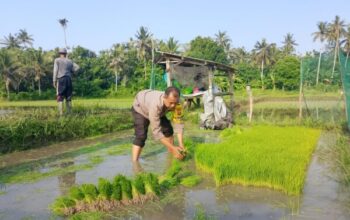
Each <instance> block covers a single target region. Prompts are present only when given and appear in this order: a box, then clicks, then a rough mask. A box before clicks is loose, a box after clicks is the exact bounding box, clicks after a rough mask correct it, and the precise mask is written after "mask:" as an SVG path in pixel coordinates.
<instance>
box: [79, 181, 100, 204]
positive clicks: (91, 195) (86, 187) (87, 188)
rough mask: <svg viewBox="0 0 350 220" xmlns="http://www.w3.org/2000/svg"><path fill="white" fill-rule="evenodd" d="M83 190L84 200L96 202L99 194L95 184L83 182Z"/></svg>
mask: <svg viewBox="0 0 350 220" xmlns="http://www.w3.org/2000/svg"><path fill="white" fill-rule="evenodd" d="M81 191H82V192H83V193H84V200H85V201H86V202H87V203H92V202H94V201H95V200H96V198H97V196H98V191H97V188H96V186H95V185H94V184H82V185H81Z"/></svg>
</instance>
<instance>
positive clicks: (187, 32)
mask: <svg viewBox="0 0 350 220" xmlns="http://www.w3.org/2000/svg"><path fill="white" fill-rule="evenodd" d="M0 6H1V9H2V10H1V13H0V39H3V38H4V37H5V36H8V35H9V34H10V33H11V34H15V33H17V32H18V31H19V29H25V30H26V31H27V32H28V33H29V34H30V35H32V37H33V38H34V47H35V48H38V47H42V48H43V49H44V50H51V49H53V48H56V47H63V46H64V34H63V30H62V27H61V26H60V24H59V23H58V19H62V18H66V19H67V20H68V21H69V22H68V25H67V43H68V45H69V46H70V47H76V46H78V45H80V46H82V47H85V48H88V49H90V50H93V51H95V52H99V51H101V50H106V49H109V48H111V47H112V45H113V44H115V43H121V42H127V41H128V40H129V39H130V37H133V38H135V34H136V32H137V30H138V29H139V28H140V26H145V27H147V28H148V29H149V31H150V32H151V33H152V34H153V36H154V37H155V38H157V39H161V40H167V39H169V37H174V38H175V39H176V40H178V41H179V43H180V44H184V43H189V42H190V41H191V40H193V39H194V38H195V37H197V36H199V35H200V36H202V37H215V34H217V33H218V31H219V30H220V31H226V32H227V34H228V36H229V37H230V38H231V40H232V43H231V45H232V46H233V47H245V48H246V49H248V50H251V49H252V48H253V47H254V45H255V43H256V42H257V41H261V39H262V38H266V40H267V41H268V42H269V43H276V44H277V45H278V46H282V41H283V38H284V36H285V35H286V34H287V33H292V34H293V35H294V39H295V40H296V42H297V43H298V46H297V47H296V52H297V53H298V54H302V53H305V52H306V51H311V50H313V49H316V50H319V49H320V48H321V47H322V45H321V44H320V43H317V42H313V37H312V35H311V34H312V33H313V32H315V31H317V26H316V25H317V23H318V22H319V21H327V22H332V21H333V20H334V18H335V16H336V15H339V16H340V18H341V19H343V20H345V22H346V23H347V24H350V2H349V0H327V1H326V0H264V1H262V0H260V1H259V0H255V1H253V0H241V1H235V0H231V1H230V0H215V1H214V0H173V1H167V0H147V1H141V0H139V1H136V0H125V1H118V0H114V1H113V0H56V1H52V0H51V1H50V0H30V1H27V0H1V1H0Z"/></svg>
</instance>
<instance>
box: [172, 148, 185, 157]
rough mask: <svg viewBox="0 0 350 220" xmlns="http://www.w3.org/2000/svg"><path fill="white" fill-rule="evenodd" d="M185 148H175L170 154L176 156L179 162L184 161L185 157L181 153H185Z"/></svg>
mask: <svg viewBox="0 0 350 220" xmlns="http://www.w3.org/2000/svg"><path fill="white" fill-rule="evenodd" d="M183 150H184V148H183V147H177V146H176V147H173V148H171V149H170V152H171V153H172V154H173V155H174V157H175V158H176V159H178V160H183V159H184V155H182V154H181V153H180V151H183Z"/></svg>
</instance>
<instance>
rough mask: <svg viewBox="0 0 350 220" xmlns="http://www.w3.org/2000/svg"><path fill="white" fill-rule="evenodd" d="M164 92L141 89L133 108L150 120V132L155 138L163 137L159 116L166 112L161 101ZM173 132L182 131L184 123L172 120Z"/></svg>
mask: <svg viewBox="0 0 350 220" xmlns="http://www.w3.org/2000/svg"><path fill="white" fill-rule="evenodd" d="M163 98H164V92H162V91H155V90H143V91H140V92H139V93H137V95H136V97H135V100H134V103H133V108H134V110H135V111H136V112H137V113H139V114H141V115H143V116H144V117H145V118H147V119H148V120H149V121H150V125H151V129H152V134H153V136H154V138H155V139H156V140H159V139H161V138H163V137H164V134H163V133H162V131H161V126H160V118H161V117H163V116H165V114H166V113H167V112H168V110H167V108H166V107H165V105H164V102H163ZM173 126H174V131H175V133H182V132H183V128H184V125H183V123H182V121H173Z"/></svg>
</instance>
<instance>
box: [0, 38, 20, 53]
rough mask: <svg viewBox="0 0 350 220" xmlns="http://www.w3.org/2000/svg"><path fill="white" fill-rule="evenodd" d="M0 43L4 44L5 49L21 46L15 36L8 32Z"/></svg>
mask: <svg viewBox="0 0 350 220" xmlns="http://www.w3.org/2000/svg"><path fill="white" fill-rule="evenodd" d="M0 44H2V45H5V47H6V48H7V49H11V48H20V47H21V46H20V42H19V41H18V39H17V37H16V36H13V35H12V34H9V35H8V36H7V37H6V36H5V37H4V39H3V40H2V41H1V42H0Z"/></svg>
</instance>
